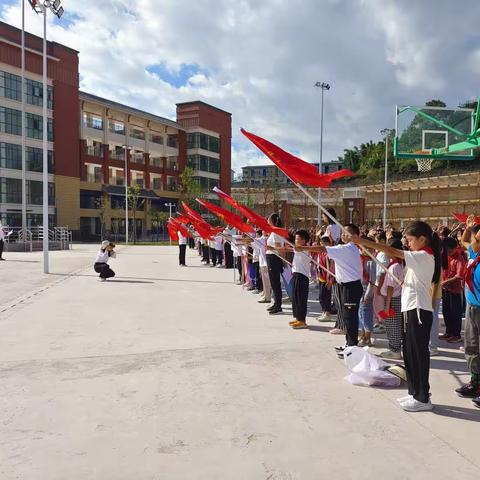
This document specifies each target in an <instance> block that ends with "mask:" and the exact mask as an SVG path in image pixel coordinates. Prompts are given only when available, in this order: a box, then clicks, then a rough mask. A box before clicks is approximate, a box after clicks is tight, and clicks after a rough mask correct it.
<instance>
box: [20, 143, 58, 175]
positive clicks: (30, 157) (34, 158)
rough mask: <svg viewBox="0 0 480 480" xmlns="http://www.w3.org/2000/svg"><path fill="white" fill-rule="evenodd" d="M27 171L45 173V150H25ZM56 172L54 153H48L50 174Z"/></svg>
mask: <svg viewBox="0 0 480 480" xmlns="http://www.w3.org/2000/svg"><path fill="white" fill-rule="evenodd" d="M25 156H26V164H27V170H29V171H30V172H43V150H42V149H41V148H34V147H26V148H25ZM54 172H55V163H54V157H53V152H52V151H51V150H49V151H48V173H54Z"/></svg>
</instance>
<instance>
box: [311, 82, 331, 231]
mask: <svg viewBox="0 0 480 480" xmlns="http://www.w3.org/2000/svg"><path fill="white" fill-rule="evenodd" d="M314 87H319V88H321V89H322V102H321V116H320V163H319V165H318V172H319V173H320V175H321V174H322V173H323V172H322V165H323V94H324V92H325V90H330V85H329V84H328V83H325V82H316V83H315V85H314ZM318 203H319V204H321V203H322V189H321V188H319V189H318ZM321 217H322V212H321V210H320V208H318V210H317V224H318V226H319V227H320V226H321V221H322V218H321Z"/></svg>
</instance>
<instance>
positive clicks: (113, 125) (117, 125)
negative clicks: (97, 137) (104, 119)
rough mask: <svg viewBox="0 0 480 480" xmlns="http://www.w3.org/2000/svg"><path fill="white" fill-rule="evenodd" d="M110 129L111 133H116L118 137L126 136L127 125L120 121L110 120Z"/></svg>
mask: <svg viewBox="0 0 480 480" xmlns="http://www.w3.org/2000/svg"><path fill="white" fill-rule="evenodd" d="M108 129H109V130H110V132H112V133H116V134H117V135H125V124H124V123H123V122H119V121H118V120H109V121H108Z"/></svg>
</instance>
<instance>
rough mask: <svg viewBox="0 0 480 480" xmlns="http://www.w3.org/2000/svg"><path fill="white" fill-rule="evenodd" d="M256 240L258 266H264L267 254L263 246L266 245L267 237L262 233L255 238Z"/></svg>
mask: <svg viewBox="0 0 480 480" xmlns="http://www.w3.org/2000/svg"><path fill="white" fill-rule="evenodd" d="M257 240H258V242H257V245H258V266H259V267H266V266H267V255H266V251H265V246H266V245H267V237H266V236H265V235H262V236H261V237H260V238H257Z"/></svg>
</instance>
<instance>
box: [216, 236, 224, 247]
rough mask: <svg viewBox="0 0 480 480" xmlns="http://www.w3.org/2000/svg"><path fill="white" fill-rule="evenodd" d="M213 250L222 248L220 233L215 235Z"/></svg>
mask: <svg viewBox="0 0 480 480" xmlns="http://www.w3.org/2000/svg"><path fill="white" fill-rule="evenodd" d="M215 250H223V237H222V236H221V235H217V236H216V237H215Z"/></svg>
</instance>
